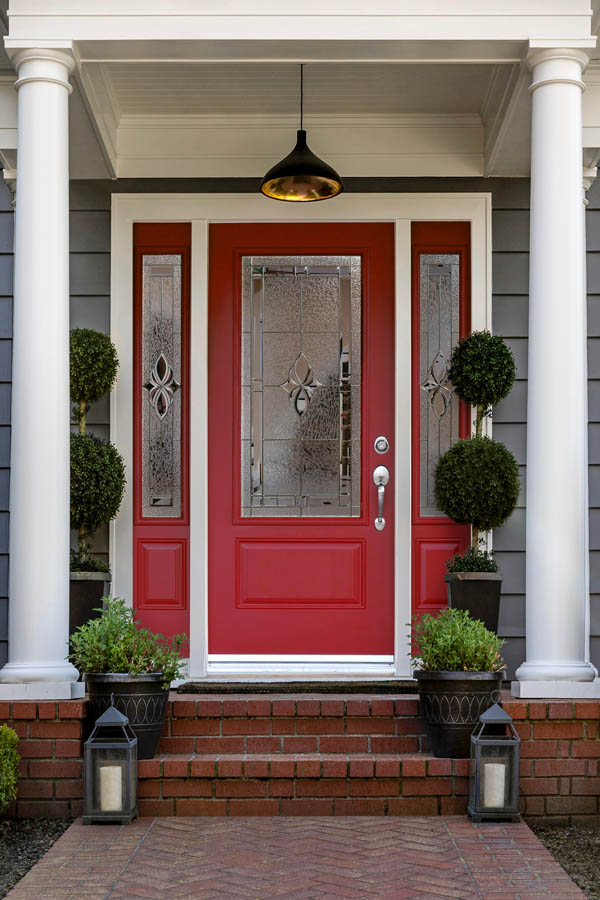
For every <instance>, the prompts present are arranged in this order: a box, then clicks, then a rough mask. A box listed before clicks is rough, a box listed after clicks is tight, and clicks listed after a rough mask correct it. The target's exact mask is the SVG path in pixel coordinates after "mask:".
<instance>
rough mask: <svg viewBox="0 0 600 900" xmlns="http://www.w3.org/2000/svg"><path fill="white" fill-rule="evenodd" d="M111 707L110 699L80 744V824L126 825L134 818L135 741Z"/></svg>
mask: <svg viewBox="0 0 600 900" xmlns="http://www.w3.org/2000/svg"><path fill="white" fill-rule="evenodd" d="M112 704H113V698H112V697H111V705H110V706H109V707H108V709H107V710H106V712H103V713H102V715H101V716H100V718H99V719H97V720H96V724H95V726H94V730H93V731H92V733H91V735H90V736H89V738H88V739H87V741H86V742H85V744H84V753H83V764H84V769H83V796H84V810H83V824H84V825H92V824H98V823H99V822H118V823H120V824H121V825H127V823H128V822H131V820H132V819H134V818H135V817H136V816H137V738H136V736H135V735H134V733H133V731H132V729H131V726H130V724H129V719H128V718H127V716H124V715H123V713H121V712H119V710H118V709H116V708H115V707H114V706H113V705H112Z"/></svg>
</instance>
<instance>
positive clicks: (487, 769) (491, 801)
mask: <svg viewBox="0 0 600 900" xmlns="http://www.w3.org/2000/svg"><path fill="white" fill-rule="evenodd" d="M505 779H506V766H505V765H503V764H502V763H485V764H484V766H483V805H484V806H504V782H505Z"/></svg>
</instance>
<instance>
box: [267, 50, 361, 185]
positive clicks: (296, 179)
mask: <svg viewBox="0 0 600 900" xmlns="http://www.w3.org/2000/svg"><path fill="white" fill-rule="evenodd" d="M303 106H304V67H303V66H302V65H301V66H300V129H299V131H298V133H297V140H296V146H295V147H294V149H293V150H292V152H291V153H289V154H288V155H287V156H286V157H285V158H284V159H282V160H281V161H280V162H278V163H277V164H276V165H274V166H273V168H272V169H269V171H268V172H267V174H266V175H265V177H264V178H263V180H262V184H261V186H260V189H261V191H262V193H263V194H264V195H265V196H266V197H271V198H272V199H273V200H287V201H292V202H297V201H300V202H302V201H304V202H306V201H311V200H329V198H330V197H335V196H336V195H337V194H341V192H342V191H343V190H344V183H343V181H342V179H341V178H340V176H339V175H338V173H337V172H336V171H335V169H332V168H331V166H329V165H328V164H327V163H326V162H323V160H322V159H319V157H318V156H315V154H314V153H313V152H312V150H311V149H310V147H309V146H308V144H307V143H306V131H304V129H303V127H302V126H303V115H304V109H303Z"/></svg>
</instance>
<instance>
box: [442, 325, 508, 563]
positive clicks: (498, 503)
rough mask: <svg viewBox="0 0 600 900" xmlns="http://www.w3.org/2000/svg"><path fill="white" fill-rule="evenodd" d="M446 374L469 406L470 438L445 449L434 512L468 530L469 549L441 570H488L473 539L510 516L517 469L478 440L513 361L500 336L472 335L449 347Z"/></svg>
mask: <svg viewBox="0 0 600 900" xmlns="http://www.w3.org/2000/svg"><path fill="white" fill-rule="evenodd" d="M449 376H450V380H451V382H452V384H453V386H454V390H455V392H456V394H457V395H458V396H459V397H460V398H461V400H464V401H465V402H466V403H469V404H471V405H472V406H474V407H475V411H476V414H475V437H473V438H470V439H469V438H467V439H464V440H460V441H457V442H456V443H455V444H454V445H453V446H452V447H450V449H449V450H447V451H446V453H445V454H444V455H443V456H442V458H441V459H440V461H439V463H438V465H437V469H436V474H435V497H436V503H437V505H438V508H439V509H440V510H441V511H442V512H443V513H444V514H445V515H447V516H449V517H450V518H451V519H454V521H455V522H458V523H460V524H469V525H471V527H472V541H471V550H470V551H469V553H468V554H465V555H464V556H463V557H460V556H456V557H454V558H453V559H452V560H449V561H448V563H447V568H448V571H450V572H493V571H497V565H496V563H495V561H494V560H493V559H491V558H490V557H489V556H488V554H486V553H485V552H482V551H481V550H480V548H479V535H480V532H482V531H490V530H491V529H492V528H498V527H500V525H503V524H504V522H506V520H507V519H508V517H509V516H510V514H511V513H512V511H513V509H514V508H515V506H516V503H517V499H518V496H519V469H518V465H517V461H516V460H515V458H514V456H513V455H512V453H511V452H510V450H508V449H507V448H506V447H505V446H504V444H500V443H498V442H497V441H494V440H492V439H491V438H488V437H483V434H482V432H483V419H484V418H485V417H486V416H490V415H491V413H492V407H493V405H494V404H496V403H498V402H499V401H500V400H502V399H503V398H504V397H506V395H507V394H508V393H509V391H510V389H511V388H512V386H513V384H514V380H515V360H514V357H513V354H512V351H511V350H510V348H509V347H507V345H506V344H505V343H504V340H503V339H502V338H501V337H499V336H498V335H493V334H490V332H489V331H474V332H473V333H472V334H470V335H469V336H468V337H466V338H464V340H462V341H461V342H460V343H459V344H458V345H457V346H456V347H455V348H454V351H453V353H452V358H451V360H450V370H449ZM450 566H452V568H450Z"/></svg>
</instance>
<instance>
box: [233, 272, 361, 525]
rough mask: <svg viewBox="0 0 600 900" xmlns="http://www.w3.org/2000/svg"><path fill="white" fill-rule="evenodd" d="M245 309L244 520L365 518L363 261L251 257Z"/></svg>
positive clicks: (246, 274)
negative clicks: (362, 509)
mask: <svg viewBox="0 0 600 900" xmlns="http://www.w3.org/2000/svg"><path fill="white" fill-rule="evenodd" d="M242 307H243V308H242V346H241V359H242V366H241V371H242V385H241V438H242V440H241V488H242V504H241V505H242V508H241V513H242V516H254V517H259V516H292V517H307V516H309V517H312V516H343V517H347V516H359V515H360V403H361V395H360V364H361V268H360V257H358V256H335V257H325V256H311V257H308V256H307V257H301V256H295V257H266V256H263V257H244V258H243V260H242Z"/></svg>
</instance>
